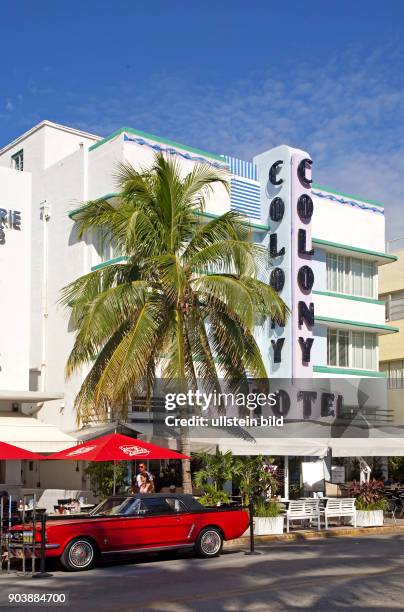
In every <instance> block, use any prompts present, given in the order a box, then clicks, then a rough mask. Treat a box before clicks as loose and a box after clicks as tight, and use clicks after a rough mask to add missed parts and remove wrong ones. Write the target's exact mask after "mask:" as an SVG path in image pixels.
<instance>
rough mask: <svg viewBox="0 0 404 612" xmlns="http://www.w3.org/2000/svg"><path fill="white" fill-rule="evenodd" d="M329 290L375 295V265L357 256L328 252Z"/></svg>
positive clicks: (372, 296) (359, 294)
mask: <svg viewBox="0 0 404 612" xmlns="http://www.w3.org/2000/svg"><path fill="white" fill-rule="evenodd" d="M326 262H327V290H328V291H335V292H336V293H346V294H348V295H357V296H358V297H369V298H374V297H375V266H374V264H373V263H372V262H370V261H367V260H364V259H359V258H357V257H346V256H345V255H336V254H335V253H327V259H326Z"/></svg>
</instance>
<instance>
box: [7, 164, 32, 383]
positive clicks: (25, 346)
mask: <svg viewBox="0 0 404 612" xmlns="http://www.w3.org/2000/svg"><path fill="white" fill-rule="evenodd" d="M0 208H3V209H6V210H10V209H11V210H17V211H20V212H21V229H19V230H17V229H8V228H5V229H4V231H5V236H6V238H5V243H4V244H0V306H1V311H0V312H1V322H2V324H1V334H0V389H3V390H21V391H22V390H27V389H28V384H29V344H30V310H31V299H30V276H31V268H30V247H31V223H30V212H31V210H30V209H31V175H30V174H29V173H28V172H19V171H17V170H10V169H8V168H0Z"/></svg>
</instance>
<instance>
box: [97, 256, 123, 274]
mask: <svg viewBox="0 0 404 612" xmlns="http://www.w3.org/2000/svg"><path fill="white" fill-rule="evenodd" d="M127 261H128V257H125V255H121V256H120V257H113V258H112V259H108V260H107V261H103V262H101V263H99V264H97V265H96V266H92V267H91V272H94V271H95V270H100V269H101V268H106V267H107V266H109V265H111V264H116V263H121V262H123V263H126V262H127Z"/></svg>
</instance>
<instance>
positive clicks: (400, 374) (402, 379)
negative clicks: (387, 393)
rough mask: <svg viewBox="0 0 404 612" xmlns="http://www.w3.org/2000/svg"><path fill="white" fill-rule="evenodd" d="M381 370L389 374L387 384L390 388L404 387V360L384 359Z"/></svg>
mask: <svg viewBox="0 0 404 612" xmlns="http://www.w3.org/2000/svg"><path fill="white" fill-rule="evenodd" d="M380 371H381V372H385V373H386V376H387V386H388V388H389V389H403V388H404V360H403V359H398V360H396V361H383V362H382V363H381V364H380Z"/></svg>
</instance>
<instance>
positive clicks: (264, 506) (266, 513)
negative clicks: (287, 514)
mask: <svg viewBox="0 0 404 612" xmlns="http://www.w3.org/2000/svg"><path fill="white" fill-rule="evenodd" d="M280 513H281V506H280V504H278V502H276V501H270V502H265V501H264V500H262V501H257V502H255V504H254V516H257V517H265V518H267V517H275V516H279V515H280Z"/></svg>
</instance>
